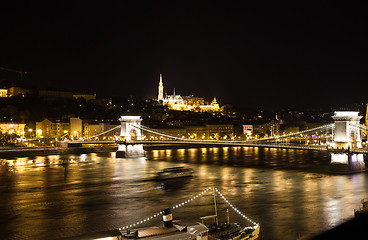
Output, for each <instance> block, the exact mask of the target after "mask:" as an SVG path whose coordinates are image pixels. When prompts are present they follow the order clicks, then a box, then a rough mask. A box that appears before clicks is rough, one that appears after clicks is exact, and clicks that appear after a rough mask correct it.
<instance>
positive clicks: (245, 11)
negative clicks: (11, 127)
mask: <svg viewBox="0 0 368 240" xmlns="http://www.w3.org/2000/svg"><path fill="white" fill-rule="evenodd" d="M240 2H241V1H199V0H198V1H139V0H133V1H43V2H40V1H28V2H25V1H22V2H13V3H7V4H2V6H1V7H0V28H1V30H0V34H1V35H0V66H2V67H9V68H15V69H23V70H25V71H27V72H29V76H28V78H27V81H28V83H29V84H31V85H34V86H38V87H57V88H67V89H72V90H79V91H86V92H95V93H98V94H105V95H116V94H120V95H122V96H129V95H134V96H136V97H138V98H146V97H153V96H156V95H157V84H158V80H159V73H162V74H163V76H164V86H165V91H167V92H168V93H171V92H172V90H173V88H174V87H175V89H176V92H177V93H179V94H183V95H186V94H195V95H200V96H203V97H205V98H206V99H207V100H210V98H212V97H213V96H216V97H217V99H218V101H219V102H220V104H221V105H223V104H233V105H235V106H241V107H264V106H266V107H273V106H316V107H317V106H321V105H329V104H332V103H337V104H340V103H341V104H343V103H351V102H361V101H363V102H366V101H367V98H366V92H367V87H368V84H367V76H368V74H367V66H368V65H367V63H368V62H367V60H368V59H367V53H368V51H367V43H368V41H367V40H368V39H367V36H368V34H367V30H368V29H367V22H368V19H367V13H366V9H367V8H366V6H365V5H361V4H358V3H355V2H352V1H318V2H317V1H316V2H311V1H294V2H297V3H294V4H293V5H290V1H285V3H283V2H282V1H274V2H271V1H254V2H257V3H251V2H253V1H242V2H243V3H242V4H240ZM2 74H4V73H2ZM0 76H1V75H0Z"/></svg>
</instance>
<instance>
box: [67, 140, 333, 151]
mask: <svg viewBox="0 0 368 240" xmlns="http://www.w3.org/2000/svg"><path fill="white" fill-rule="evenodd" d="M69 144H70V145H73V144H133V145H134V144H143V145H157V144H160V145H176V144H193V145H204V146H205V145H208V146H244V147H268V148H287V149H305V150H318V151H324V150H327V149H326V147H325V146H317V145H297V144H275V143H251V142H245V141H236V140H235V141H223V140H190V139H186V140H130V141H73V142H69Z"/></svg>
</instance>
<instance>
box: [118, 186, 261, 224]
mask: <svg viewBox="0 0 368 240" xmlns="http://www.w3.org/2000/svg"><path fill="white" fill-rule="evenodd" d="M211 189H212V187H208V188H206V189H205V190H203V191H202V192H201V193H199V194H197V195H195V196H193V197H191V198H189V199H188V200H186V201H184V202H182V203H179V204H176V205H174V206H172V209H177V208H179V207H182V206H184V205H185V204H187V203H189V202H191V201H193V200H195V199H197V198H199V197H201V196H203V194H205V193H206V192H208V191H209V190H211ZM215 191H216V192H217V193H218V195H219V196H220V197H221V198H222V199H223V200H224V201H225V202H226V203H227V204H228V205H229V206H230V207H231V208H232V209H233V210H234V211H235V212H237V213H238V214H239V215H240V216H241V217H243V218H244V219H246V220H247V221H249V222H250V223H252V224H254V225H257V223H256V222H254V221H252V220H251V219H249V218H248V217H247V216H245V215H244V214H243V213H242V212H240V211H239V210H238V209H237V208H235V207H234V206H233V205H232V204H231V203H230V202H229V201H228V200H227V199H226V198H225V196H224V195H222V193H221V192H220V191H219V190H218V189H217V188H215ZM162 214H163V211H160V212H158V213H156V214H153V215H152V216H150V217H147V218H143V219H142V220H140V221H137V222H136V223H133V224H129V225H126V226H124V227H121V228H119V230H125V229H129V228H132V227H136V226H138V225H141V224H144V223H146V222H148V221H150V220H152V219H154V218H156V217H158V216H160V215H162Z"/></svg>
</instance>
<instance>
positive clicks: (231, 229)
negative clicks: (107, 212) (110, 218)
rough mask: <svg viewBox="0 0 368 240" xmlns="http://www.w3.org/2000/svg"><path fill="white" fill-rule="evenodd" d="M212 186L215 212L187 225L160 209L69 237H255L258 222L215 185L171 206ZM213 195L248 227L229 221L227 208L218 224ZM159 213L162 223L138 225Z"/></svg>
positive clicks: (213, 239) (151, 239) (211, 239)
mask: <svg viewBox="0 0 368 240" xmlns="http://www.w3.org/2000/svg"><path fill="white" fill-rule="evenodd" d="M211 189H213V200H214V210H215V214H214V215H210V216H205V217H201V218H200V220H201V222H193V223H190V224H181V223H179V222H178V221H175V220H173V216H172V213H171V208H167V209H164V210H163V211H161V212H158V213H157V214H154V215H153V216H151V217H148V218H145V219H142V220H141V221H138V222H136V223H133V224H130V225H126V226H123V227H121V228H119V229H117V230H113V231H109V232H105V234H101V233H99V235H98V234H95V237H94V236H93V235H91V234H90V235H89V236H88V237H87V236H84V237H83V236H80V237H76V238H71V239H73V240H76V239H78V240H81V239H100V240H102V239H103V240H107V239H109V240H113V239H116V240H126V239H145V240H194V239H195V240H230V239H231V240H256V239H258V237H259V233H260V225H259V224H257V223H255V222H254V221H252V220H250V219H249V218H248V217H246V216H245V215H244V214H243V213H241V212H240V211H239V210H238V209H237V208H235V207H234V206H233V205H232V204H231V203H229V201H228V200H227V199H226V198H225V197H224V196H223V195H222V194H221V193H220V192H219V191H218V190H217V189H216V188H215V187H210V188H207V189H206V190H204V191H203V192H202V193H200V194H197V195H195V196H193V197H192V198H190V199H188V200H187V201H184V202H182V203H180V204H178V205H174V206H173V207H172V209H177V208H179V207H182V206H184V205H185V204H187V203H189V202H191V201H193V200H195V199H196V198H199V197H201V196H203V195H204V194H205V193H206V192H208V191H209V190H211ZM216 196H220V197H221V198H222V199H223V200H224V201H225V202H226V203H227V204H228V205H229V206H230V207H231V208H232V209H233V210H234V211H235V212H237V213H238V214H239V215H240V216H241V217H242V218H243V219H245V220H247V221H248V222H250V223H251V225H250V226H241V224H239V223H232V222H230V217H229V211H228V209H227V221H226V222H223V223H219V219H218V214H217V202H216ZM160 215H162V219H163V222H162V223H161V224H160V225H159V226H153V227H139V226H140V225H143V224H146V223H147V222H148V221H150V220H152V219H153V218H156V217H158V216H160Z"/></svg>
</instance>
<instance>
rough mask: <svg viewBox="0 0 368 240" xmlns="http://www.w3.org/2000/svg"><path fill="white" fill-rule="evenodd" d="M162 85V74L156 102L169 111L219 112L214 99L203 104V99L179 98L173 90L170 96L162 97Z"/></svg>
mask: <svg viewBox="0 0 368 240" xmlns="http://www.w3.org/2000/svg"><path fill="white" fill-rule="evenodd" d="M163 92H164V85H163V82H162V74H160V82H159V85H158V97H157V101H159V102H162V104H163V105H166V106H168V107H169V109H171V110H177V111H198V112H217V111H220V110H221V108H220V105H219V104H218V103H217V100H216V98H215V97H214V98H213V100H212V102H211V103H210V104H205V103H204V100H203V98H201V97H195V96H193V95H190V96H181V95H177V94H175V89H174V92H173V94H172V95H166V96H165V97H164V96H163Z"/></svg>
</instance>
